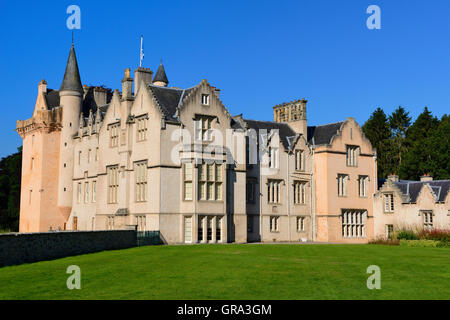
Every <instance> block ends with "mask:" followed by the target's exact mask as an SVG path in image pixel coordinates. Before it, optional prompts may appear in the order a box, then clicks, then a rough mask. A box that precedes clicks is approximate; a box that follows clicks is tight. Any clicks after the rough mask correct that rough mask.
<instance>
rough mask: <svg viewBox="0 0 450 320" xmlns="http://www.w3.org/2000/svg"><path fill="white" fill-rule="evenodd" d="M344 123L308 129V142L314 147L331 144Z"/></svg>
mask: <svg viewBox="0 0 450 320" xmlns="http://www.w3.org/2000/svg"><path fill="white" fill-rule="evenodd" d="M343 123H344V121H341V122H335V123H329V124H324V125H321V126H311V127H308V142H309V143H310V144H312V145H320V144H330V143H331V139H332V138H333V137H334V136H335V135H336V134H337V133H338V131H339V130H340V129H341V127H342V124H343Z"/></svg>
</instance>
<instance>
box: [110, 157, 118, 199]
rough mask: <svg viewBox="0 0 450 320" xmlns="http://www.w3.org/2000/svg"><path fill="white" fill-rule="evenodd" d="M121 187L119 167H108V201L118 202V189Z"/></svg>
mask: <svg viewBox="0 0 450 320" xmlns="http://www.w3.org/2000/svg"><path fill="white" fill-rule="evenodd" d="M118 189H119V167H118V166H113V167H109V168H108V203H117V191H118Z"/></svg>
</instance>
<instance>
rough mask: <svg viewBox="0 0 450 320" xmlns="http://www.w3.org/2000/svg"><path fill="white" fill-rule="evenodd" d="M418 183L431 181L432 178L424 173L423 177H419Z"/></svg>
mask: <svg viewBox="0 0 450 320" xmlns="http://www.w3.org/2000/svg"><path fill="white" fill-rule="evenodd" d="M420 181H422V182H425V181H433V177H432V176H431V175H430V174H429V173H425V174H424V175H423V176H421V177H420Z"/></svg>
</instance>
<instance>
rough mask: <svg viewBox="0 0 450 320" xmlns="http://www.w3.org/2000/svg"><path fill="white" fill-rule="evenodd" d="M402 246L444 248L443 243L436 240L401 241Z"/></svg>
mask: <svg viewBox="0 0 450 320" xmlns="http://www.w3.org/2000/svg"><path fill="white" fill-rule="evenodd" d="M400 245H401V246H406V247H434V248H437V247H442V243H441V242H440V241H435V240H405V239H402V240H400Z"/></svg>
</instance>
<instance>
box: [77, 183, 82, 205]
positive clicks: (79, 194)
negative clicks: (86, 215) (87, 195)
mask: <svg viewBox="0 0 450 320" xmlns="http://www.w3.org/2000/svg"><path fill="white" fill-rule="evenodd" d="M77 194H78V197H77V199H78V200H77V202H78V203H81V194H82V193H81V182H79V183H78V189H77Z"/></svg>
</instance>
